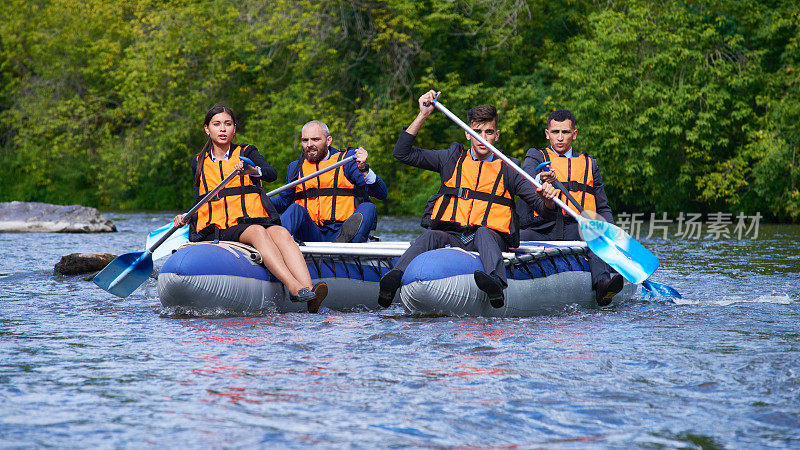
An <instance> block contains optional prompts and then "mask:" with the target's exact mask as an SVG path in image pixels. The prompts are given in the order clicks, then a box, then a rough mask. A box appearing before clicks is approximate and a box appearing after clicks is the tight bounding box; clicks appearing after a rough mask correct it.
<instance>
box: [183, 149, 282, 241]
mask: <svg viewBox="0 0 800 450" xmlns="http://www.w3.org/2000/svg"><path fill="white" fill-rule="evenodd" d="M246 147H247V145H246V144H245V145H237V146H236V147H235V148H234V149H233V151H232V152H231V155H230V157H229V158H228V160H227V161H223V160H219V161H216V162H214V161H212V160H211V157H210V156H206V158H205V159H204V160H203V174H202V176H201V177H200V185H199V186H198V187H197V192H196V194H197V196H198V197H202V196H204V195H206V193H208V192H209V191H211V190H213V189H214V188H215V187H217V185H218V184H219V183H221V182H222V180H224V179H225V177H227V176H228V175H230V173H231V172H233V170H234V169H233V168H234V166H236V164H238V163H239V155H240V154H241V152H242V150H244V149H245V148H246ZM261 194H262V191H261V183H260V182H259V183H258V185H256V184H254V183H253V182H252V181H251V179H250V176H247V175H240V176H238V177H234V178H233V179H232V180H231V181H229V182H228V184H227V185H225V187H224V188H222V189H221V190H220V191H219V192H218V193H217V195H215V196H214V198H213V199H211V200H210V201H209V202H208V203H207V204H206V205H203V206H202V207H201V208H200V209H199V210H198V211H197V230H204V229H206V228H207V227H210V226H215V227H217V228H220V229H225V228H230V227H232V226H234V225H236V224H238V223H239V221H240V220H241V219H251V218H252V219H256V218H268V217H269V213H268V212H267V210H266V209H265V208H264V204H263V203H262V200H261Z"/></svg>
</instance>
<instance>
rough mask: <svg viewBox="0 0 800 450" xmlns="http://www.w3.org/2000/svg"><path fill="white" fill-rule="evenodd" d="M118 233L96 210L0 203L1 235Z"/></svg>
mask: <svg viewBox="0 0 800 450" xmlns="http://www.w3.org/2000/svg"><path fill="white" fill-rule="evenodd" d="M109 231H117V227H116V226H114V223H113V222H112V221H110V220H108V219H106V218H105V217H103V215H102V214H100V211H98V210H97V209H95V208H89V207H87V206H80V205H68V206H63V205H51V204H49V203H36V202H10V203H0V232H17V233H35V232H39V233H104V232H109Z"/></svg>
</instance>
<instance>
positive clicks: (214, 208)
mask: <svg viewBox="0 0 800 450" xmlns="http://www.w3.org/2000/svg"><path fill="white" fill-rule="evenodd" d="M236 125H237V124H236V118H235V116H234V114H233V111H231V109H230V108H228V107H227V106H224V105H216V106H214V107H213V108H211V109H210V110H209V111H208V113H206V117H205V120H204V122H203V128H204V129H205V132H206V134H207V135H208V140H207V141H206V145H205V147H203V150H202V151H200V153H198V154H197V157H195V158H194V160H193V162H192V173H193V174H194V193H195V201H199V199H200V198H202V197H203V196H204V195H205V194H206V193H207V192H209V191H211V190H213V189H214V188H215V187H216V186H217V185H218V184H219V183H220V182H221V181H222V180H223V179H224V178H225V177H227V176H228V175H230V174H231V173H232V172H233V171H237V172H238V173H239V177H234V178H233V179H232V180H231V181H230V182H229V183H228V184H227V185H226V186H225V187H224V188H223V189H222V190H221V191H219V193H218V194H217V195H216V196H215V197H214V198H213V199H212V200H210V201H209V202H208V203H207V204H206V205H203V206H202V207H201V208H200V209H199V210H198V211H197V214H196V215H194V216H192V217H190V218H187V217H185V216H184V215H183V214H180V215H177V216H175V218H174V220H173V221H174V223H175V224H176V225H184V224H186V223H187V222H188V223H189V224H190V231H189V240H190V241H193V242H198V241H211V240H223V241H238V242H242V243H244V244H248V245H251V246H253V247H255V248H256V250H258V252H259V253H260V254H261V259H262V260H263V262H264V265H265V266H266V267H267V269H269V271H270V272H271V273H272V274H273V275H275V277H277V278H278V279H279V280H280V281H281V282H283V284H284V285H285V286H286V288H287V289H288V290H289V294H290V299H291V300H292V301H294V302H309V305H308V306H309V307H308V309H309V311H310V312H316V311H317V310H318V309H319V304H320V303H321V302H322V300H323V299H324V298H325V296H326V295H327V293H328V287H327V285H326V284H325V283H324V282H320V283H317V284H315V285H313V286H312V284H311V276H310V275H309V273H308V267H307V266H306V262H305V259H304V258H303V254H302V253H301V252H300V247H298V246H297V243H296V242H295V241H294V239H293V238H292V236H291V235H290V234H289V232H288V231H286V229H285V228H283V227H282V226H281V225H280V215H279V214H278V213H277V211H276V210H275V207H274V206H273V205H272V202H271V201H270V200H269V199H268V198H267V197H266V195H265V194H264V191H263V190H262V189H261V182H262V180H264V181H267V182H271V181H275V180H276V179H277V178H278V173H277V171H276V170H275V169H273V168H272V166H271V165H270V164H269V163H268V162H267V161H266V160H265V159H264V157H263V156H261V154H260V153H259V152H258V149H256V147H255V146H253V145H248V144H234V143H233V141H234V138H235V136H236ZM239 156H244V157H246V158H249V159H250V160H252V161H253V163H254V164H255V167H254V166H246V167H245V165H244V163H242V161H241V160H240V159H239ZM187 219H188V220H187Z"/></svg>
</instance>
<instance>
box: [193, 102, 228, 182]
mask: <svg viewBox="0 0 800 450" xmlns="http://www.w3.org/2000/svg"><path fill="white" fill-rule="evenodd" d="M223 112H225V113H228V115H229V116H231V119H233V126H234V127H236V125H237V124H236V116H234V115H233V111H231V109H230V108H228V107H227V106H225V105H214V106H213V107H211V109H209V110H208V112H207V113H206V118H205V120H203V126H208V124H209V123H211V118H212V117H214V116H216V115H217V114H219V113H223ZM213 148H214V143H213V142H211V136H209V137H208V139H207V140H206V145H205V146H203V149H202V150H200V153H198V154H197V157H196V158H197V170H195V172H194V185H195V187H198V186H200V180H201V179H202V177H203V165H204V164H203V161H204V160H205V158H206V156H210V155H211V150H212V149H213Z"/></svg>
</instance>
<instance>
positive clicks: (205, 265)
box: [158, 242, 397, 313]
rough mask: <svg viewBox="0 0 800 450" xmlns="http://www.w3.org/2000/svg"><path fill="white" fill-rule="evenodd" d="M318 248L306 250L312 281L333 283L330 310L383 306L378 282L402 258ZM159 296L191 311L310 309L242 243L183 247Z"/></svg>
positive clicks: (164, 275) (166, 270)
mask: <svg viewBox="0 0 800 450" xmlns="http://www.w3.org/2000/svg"><path fill="white" fill-rule="evenodd" d="M314 250H315V249H314V248H313V247H312V248H304V253H305V257H306V263H307V265H308V270H309V273H310V275H311V278H312V280H314V281H320V280H322V281H325V282H326V283H327V284H328V296H327V297H326V298H325V301H324V302H323V303H322V305H323V306H324V307H326V308H329V309H334V310H337V311H347V310H352V309H358V308H367V309H378V308H379V307H378V289H379V285H378V282H379V281H380V279H381V277H382V276H383V275H384V274H385V273H386V272H388V271H389V270H391V268H392V267H393V266H394V262H395V261H396V259H397V258H396V257H392V256H384V255H382V254H376V255H374V256H369V255H364V254H355V255H352V254H351V255H347V254H346V253H347V252H346V251H344V250H342V251H341V252H334V253H331V252H330V251H328V250H326V249H325V248H323V249H322V250H321V251H316V252H315V251H314ZM317 250H319V249H317ZM158 295H159V297H160V299H161V304H162V305H163V306H165V307H180V308H183V309H186V310H190V311H197V310H213V311H220V312H245V313H256V312H279V313H285V312H302V311H306V309H307V308H306V304H305V303H293V302H291V301H290V300H289V292H288V290H286V288H285V287H284V285H283V283H281V282H280V281H278V279H277V278H275V277H274V276H273V275H272V274H271V273H270V272H269V271H268V270H267V269H266V268H265V267H264V266H263V265H262V264H261V255H260V254H259V253H258V251H256V249H254V248H253V247H250V246H248V245H244V244H240V243H238V242H219V243H211V242H201V243H196V244H189V245H185V246H183V247H181V248H179V249H178V250H177V251H176V252H175V253H173V254H172V255H171V256H170V257H169V258H168V259H167V261H166V262H165V263H164V265H163V266H162V267H161V270H160V271H159V274H158Z"/></svg>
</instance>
